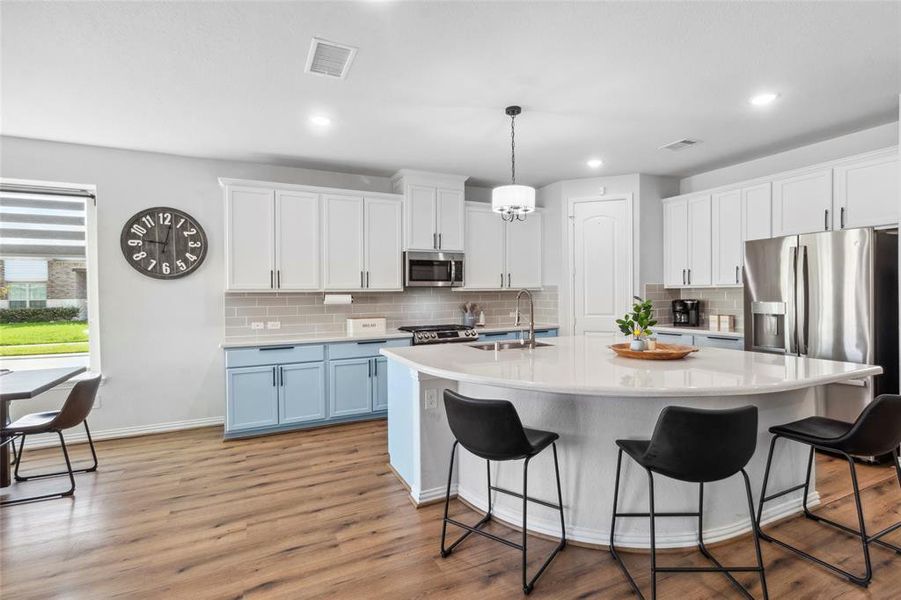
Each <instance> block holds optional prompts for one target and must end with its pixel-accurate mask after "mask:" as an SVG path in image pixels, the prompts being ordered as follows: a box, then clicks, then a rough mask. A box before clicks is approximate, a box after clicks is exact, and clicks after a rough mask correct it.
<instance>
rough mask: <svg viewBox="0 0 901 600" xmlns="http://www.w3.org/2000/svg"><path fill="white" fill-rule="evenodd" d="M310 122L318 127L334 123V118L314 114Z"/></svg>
mask: <svg viewBox="0 0 901 600" xmlns="http://www.w3.org/2000/svg"><path fill="white" fill-rule="evenodd" d="M310 123H312V124H313V125H316V126H317V127H328V126H329V125H331V124H332V120H331V119H329V118H328V117H326V116H325V115H313V116H312V117H310Z"/></svg>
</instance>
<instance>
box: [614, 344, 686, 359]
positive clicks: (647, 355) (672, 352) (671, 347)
mask: <svg viewBox="0 0 901 600" xmlns="http://www.w3.org/2000/svg"><path fill="white" fill-rule="evenodd" d="M610 349H611V350H613V351H614V352H616V353H617V354H619V355H620V356H624V357H626V358H638V359H641V360H676V359H679V358H685V357H686V356H688V355H689V354H691V353H692V352H697V351H698V350H700V348H698V347H696V346H685V345H683V344H663V343H661V342H657V349H656V350H643V351H641V352H639V351H637V350H631V349H629V342H625V343H622V344H613V345H611V346H610Z"/></svg>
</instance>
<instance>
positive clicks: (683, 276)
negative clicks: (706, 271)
mask: <svg viewBox="0 0 901 600" xmlns="http://www.w3.org/2000/svg"><path fill="white" fill-rule="evenodd" d="M682 285H685V269H682Z"/></svg>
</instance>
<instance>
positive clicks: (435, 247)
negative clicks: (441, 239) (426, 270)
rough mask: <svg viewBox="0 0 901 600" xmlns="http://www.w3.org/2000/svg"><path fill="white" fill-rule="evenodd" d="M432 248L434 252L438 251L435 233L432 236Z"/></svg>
mask: <svg viewBox="0 0 901 600" xmlns="http://www.w3.org/2000/svg"><path fill="white" fill-rule="evenodd" d="M432 248H434V249H435V250H437V249H438V234H437V233H433V234H432Z"/></svg>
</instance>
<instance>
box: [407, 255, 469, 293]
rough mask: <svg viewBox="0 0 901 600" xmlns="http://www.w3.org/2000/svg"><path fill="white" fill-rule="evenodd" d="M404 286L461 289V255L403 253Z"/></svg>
mask: <svg viewBox="0 0 901 600" xmlns="http://www.w3.org/2000/svg"><path fill="white" fill-rule="evenodd" d="M404 285H406V286H407V287H463V254H462V253H460V252H405V253H404Z"/></svg>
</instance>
